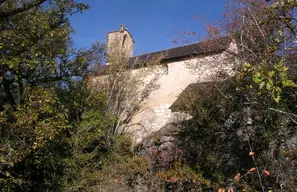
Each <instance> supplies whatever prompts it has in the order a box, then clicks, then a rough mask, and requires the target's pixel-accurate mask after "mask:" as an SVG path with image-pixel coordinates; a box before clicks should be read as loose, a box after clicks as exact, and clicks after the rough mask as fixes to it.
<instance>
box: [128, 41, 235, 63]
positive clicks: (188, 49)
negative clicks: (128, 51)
mask: <svg viewBox="0 0 297 192" xmlns="http://www.w3.org/2000/svg"><path fill="white" fill-rule="evenodd" d="M230 43H231V38H230V37H221V38H217V39H212V40H207V41H202V42H198V43H193V44H190V45H184V46H180V47H175V48H171V49H165V50H161V51H156V52H152V53H147V54H143V55H139V56H135V57H131V58H130V60H129V63H130V65H133V66H134V65H136V66H137V65H139V64H140V63H141V64H143V63H145V62H148V61H150V60H151V59H153V58H155V57H158V56H161V55H162V56H165V57H164V59H163V60H171V59H175V58H183V57H187V56H194V55H204V54H205V55H208V54H211V53H219V52H222V51H224V50H226V49H228V47H229V45H230Z"/></svg>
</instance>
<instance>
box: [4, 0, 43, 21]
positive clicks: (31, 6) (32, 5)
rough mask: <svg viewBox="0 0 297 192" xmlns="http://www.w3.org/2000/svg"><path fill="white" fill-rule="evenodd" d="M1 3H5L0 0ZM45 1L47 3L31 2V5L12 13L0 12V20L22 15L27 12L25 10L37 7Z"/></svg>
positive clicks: (41, 1) (40, 0)
mask: <svg viewBox="0 0 297 192" xmlns="http://www.w3.org/2000/svg"><path fill="white" fill-rule="evenodd" d="M2 1H3V2H5V0H2ZM46 1H48V0H36V1H33V2H31V3H28V4H25V5H24V6H23V7H19V8H16V9H14V10H12V11H8V12H1V13H0V18H6V17H11V16H13V15H16V14H19V13H22V12H24V11H27V10H29V9H31V8H33V7H36V6H39V5H41V4H43V3H44V2H46ZM3 2H2V3H3ZM0 4H1V2H0Z"/></svg>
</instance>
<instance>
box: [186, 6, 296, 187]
mask: <svg viewBox="0 0 297 192" xmlns="http://www.w3.org/2000/svg"><path fill="white" fill-rule="evenodd" d="M296 5H297V4H296V1H270V2H269V3H265V2H264V1H261V0H232V1H230V2H229V3H228V4H227V7H226V11H225V13H224V20H223V21H220V22H219V24H217V25H213V24H212V25H209V26H208V27H207V32H209V37H210V38H215V37H220V36H224V35H228V36H231V37H232V38H233V39H234V40H235V41H236V42H237V46H238V54H237V55H236V59H237V60H238V61H239V64H240V65H238V69H237V73H235V75H234V77H231V78H229V79H228V80H227V81H225V82H224V84H223V86H220V84H219V83H216V82H214V83H213V84H215V86H214V87H215V88H216V92H217V94H218V95H219V99H218V100H216V99H215V100H212V101H208V100H206V101H201V100H198V101H197V100H194V101H190V103H191V102H192V103H194V104H195V105H193V106H192V108H191V109H190V110H188V113H191V114H192V115H193V116H194V118H193V119H192V120H190V121H188V122H183V124H182V126H183V127H184V128H185V130H184V131H182V133H181V137H182V138H184V140H183V141H184V142H183V143H182V145H181V146H184V147H185V148H184V150H186V151H187V152H186V154H187V155H186V158H188V159H189V163H190V164H191V165H192V166H193V168H195V167H199V171H202V172H203V174H204V176H205V177H207V178H210V179H211V180H212V181H215V182H217V183H220V184H219V185H225V187H230V186H236V187H237V188H245V189H246V190H249V189H250V190H258V191H264V190H266V189H268V188H269V187H271V188H272V189H273V190H280V191H293V190H296V179H295V178H293V177H292V176H291V175H292V174H293V175H294V174H296V173H295V172H294V171H292V170H294V165H292V164H291V163H292V162H295V161H296V152H297V151H296V148H294V146H295V144H294V139H296V137H297V133H296V131H295V128H296V117H297V116H296V112H297V111H296V106H295V105H294V103H295V102H296V94H295V91H296V87H297V86H296V84H295V81H296V69H295V67H294V62H296V43H295V41H296V35H295V34H296V21H295V19H294V18H295V14H296ZM190 34H193V33H190ZM217 43H219V42H217ZM218 62H220V61H218ZM197 138H199V139H198V140H197ZM210 146H211V148H212V149H214V150H213V152H209V150H208V149H209V147H210ZM190 157H191V158H190ZM193 157H194V158H193ZM293 164H294V163H293ZM250 170H252V171H250ZM237 172H238V173H239V178H238V179H237V178H235V177H234V176H235V175H238V173H237ZM240 175H241V176H240ZM230 178H234V179H231V181H230ZM228 180H229V181H228Z"/></svg>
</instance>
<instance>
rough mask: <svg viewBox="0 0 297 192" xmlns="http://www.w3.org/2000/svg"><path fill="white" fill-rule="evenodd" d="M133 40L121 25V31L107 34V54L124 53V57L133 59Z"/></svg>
mask: <svg viewBox="0 0 297 192" xmlns="http://www.w3.org/2000/svg"><path fill="white" fill-rule="evenodd" d="M133 46H134V40H133V38H132V35H131V34H130V32H129V31H128V29H127V28H125V26H124V25H123V24H121V29H120V30H116V31H112V32H109V33H108V35H107V54H108V55H110V54H113V53H117V54H119V53H121V52H122V53H124V54H125V56H126V57H133Z"/></svg>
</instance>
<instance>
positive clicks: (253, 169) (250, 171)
mask: <svg viewBox="0 0 297 192" xmlns="http://www.w3.org/2000/svg"><path fill="white" fill-rule="evenodd" d="M255 170H256V168H255V167H253V168H251V169H250V170H249V172H248V173H252V172H253V171H255Z"/></svg>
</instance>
